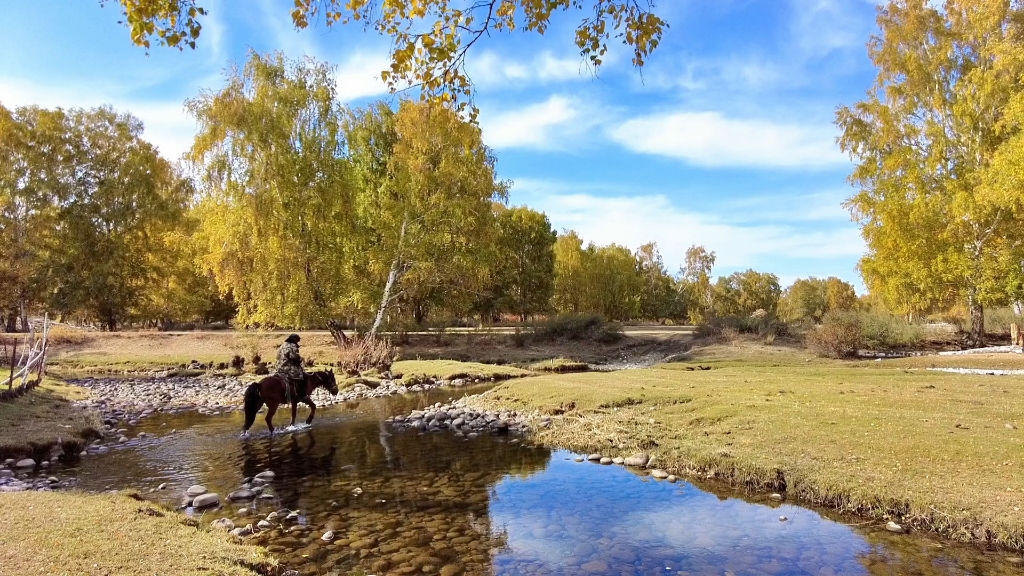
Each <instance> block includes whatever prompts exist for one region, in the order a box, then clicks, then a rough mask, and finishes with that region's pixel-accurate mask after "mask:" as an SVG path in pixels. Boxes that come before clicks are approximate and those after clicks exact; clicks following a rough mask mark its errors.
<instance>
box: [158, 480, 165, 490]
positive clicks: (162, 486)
mask: <svg viewBox="0 0 1024 576" xmlns="http://www.w3.org/2000/svg"><path fill="white" fill-rule="evenodd" d="M156 489H157V490H166V489H167V482H164V483H163V484H161V485H159V486H157V487H156Z"/></svg>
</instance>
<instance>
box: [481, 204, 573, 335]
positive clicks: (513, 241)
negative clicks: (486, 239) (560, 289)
mask: <svg viewBox="0 0 1024 576" xmlns="http://www.w3.org/2000/svg"><path fill="white" fill-rule="evenodd" d="M495 226H496V229H497V235H496V238H495V262H494V264H493V267H494V268H493V269H494V273H493V280H492V282H494V284H495V290H494V292H495V293H496V294H498V295H499V296H498V305H499V306H500V308H501V309H502V310H507V311H509V312H512V313H515V314H517V315H518V316H519V319H520V320H521V321H523V322H525V321H526V319H527V318H528V317H529V316H531V315H533V314H537V313H540V312H544V311H546V310H547V309H548V307H549V306H550V305H551V297H552V295H553V294H554V291H555V251H554V245H555V239H556V238H557V237H558V235H557V234H556V233H555V231H554V230H553V229H552V228H551V222H550V221H548V217H547V216H545V215H544V214H543V213H541V212H537V211H535V210H531V209H529V208H526V207H525V206H523V207H516V208H509V209H502V210H500V211H499V212H498V216H497V219H496V221H495Z"/></svg>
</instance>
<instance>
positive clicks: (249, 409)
mask: <svg viewBox="0 0 1024 576" xmlns="http://www.w3.org/2000/svg"><path fill="white" fill-rule="evenodd" d="M262 407H263V398H261V397H260V387H259V385H258V384H256V383H255V382H253V383H252V384H249V387H248V388H246V389H245V430H248V429H249V427H250V426H252V423H253V422H255V421H256V413H257V412H259V411H260V408H262Z"/></svg>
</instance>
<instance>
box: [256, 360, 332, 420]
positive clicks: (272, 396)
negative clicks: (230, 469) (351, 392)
mask: <svg viewBox="0 0 1024 576" xmlns="http://www.w3.org/2000/svg"><path fill="white" fill-rule="evenodd" d="M289 385H291V382H288V381H287V379H285V378H282V377H281V376H278V375H277V374H274V375H272V376H267V377H266V378H264V379H262V380H260V381H259V382H253V383H252V384H250V385H249V387H248V388H246V389H245V400H244V404H245V428H243V429H242V436H245V435H247V434H248V433H249V428H250V427H251V426H252V423H253V422H255V421H256V413H257V412H259V411H260V408H262V407H263V404H266V405H267V418H266V420H267V428H269V429H270V433H271V434H273V433H274V423H273V419H274V413H275V412H277V407H278V406H279V405H281V404H284V403H285V402H286V396H285V386H289ZM318 386H323V387H324V389H326V390H327V391H328V392H330V393H331V394H337V393H338V383H337V382H336V381H335V379H334V369H330V370H326V371H320V372H312V373H308V374H306V397H305V398H303V399H302V400H299V399H297V398H295V395H294V394H292V395H291V403H292V423H291V425H292V426H294V425H295V413H296V411H297V410H298V408H299V402H300V401H301V402H302V403H303V404H306V405H307V406H309V418H306V424H309V423H311V422H313V416H314V415H315V414H316V404H314V403H313V399H312V398H311V397H312V396H313V390H316V388H317V387H318Z"/></svg>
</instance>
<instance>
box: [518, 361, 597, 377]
mask: <svg viewBox="0 0 1024 576" xmlns="http://www.w3.org/2000/svg"><path fill="white" fill-rule="evenodd" d="M530 370H533V371H534V372H555V373H557V374H565V373H568V372H586V371H587V370H590V366H589V365H588V364H587V363H586V362H578V361H576V360H572V359H570V358H552V359H551V360H544V361H542V362H536V363H534V364H531V365H530Z"/></svg>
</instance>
